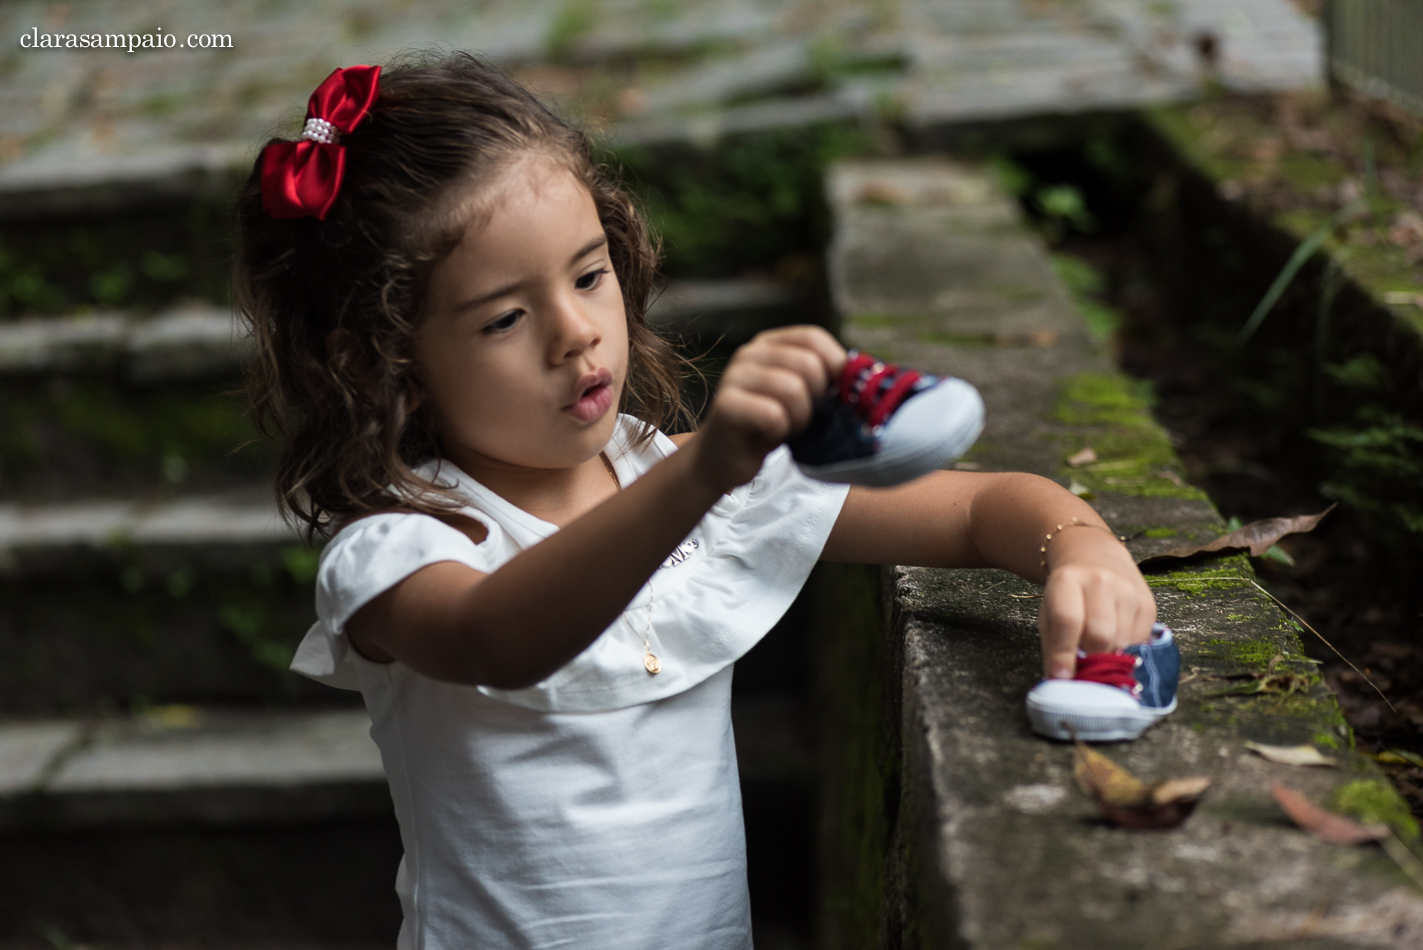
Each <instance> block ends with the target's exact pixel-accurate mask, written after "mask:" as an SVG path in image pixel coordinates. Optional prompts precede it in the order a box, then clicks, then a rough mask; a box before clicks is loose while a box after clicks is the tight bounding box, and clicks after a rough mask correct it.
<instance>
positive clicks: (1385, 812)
mask: <svg viewBox="0 0 1423 950" xmlns="http://www.w3.org/2000/svg"><path fill="white" fill-rule="evenodd" d="M1329 807H1330V808H1332V809H1334V810H1335V811H1337V812H1339V813H1341V814H1344V815H1348V816H1350V817H1351V818H1357V819H1358V820H1359V821H1362V822H1364V823H1365V824H1385V825H1388V826H1389V827H1390V828H1392V829H1393V831H1394V833H1395V834H1397V835H1398V836H1399V837H1400V838H1405V839H1407V840H1417V838H1418V822H1417V820H1416V819H1414V817H1413V815H1412V814H1410V813H1409V810H1408V803H1407V802H1405V801H1404V800H1403V797H1402V796H1401V795H1399V794H1398V790H1397V789H1396V788H1394V787H1393V786H1392V785H1390V784H1389V783H1388V782H1386V781H1384V780H1383V779H1378V778H1368V779H1357V780H1355V781H1353V782H1348V783H1346V784H1344V785H1340V786H1339V787H1337V788H1336V789H1334V791H1333V792H1332V793H1331V794H1330V796H1329Z"/></svg>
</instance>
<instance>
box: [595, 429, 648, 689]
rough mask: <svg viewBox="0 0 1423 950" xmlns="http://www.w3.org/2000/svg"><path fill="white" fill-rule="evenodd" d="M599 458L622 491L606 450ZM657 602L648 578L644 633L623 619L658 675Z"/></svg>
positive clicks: (624, 616)
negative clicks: (654, 631) (654, 637)
mask: <svg viewBox="0 0 1423 950" xmlns="http://www.w3.org/2000/svg"><path fill="white" fill-rule="evenodd" d="M598 458H600V459H602V460H603V467H604V468H606V469H607V470H608V477H609V478H611V479H612V480H613V484H614V485H616V486H618V491H622V488H623V483H622V482H621V481H619V480H618V473H617V471H616V470H615V469H614V468H613V463H612V462H611V461H609V460H608V455H607V453H606V452H599V453H598ZM656 603H657V592H656V591H655V590H654V589H653V587H652V578H650V577H649V578H648V579H647V629H646V630H644V631H643V632H642V633H637V628H636V627H634V626H633V625H632V621H630V620H628V619H627V614H626V612H624V614H623V620H624V621H625V622H626V623H627V625H628V629H630V630H631V631H632V632H633V633H636V634H637V638H638V639H639V640H641V641H642V668H643V669H645V670H647V673H648V675H649V676H656V675H657V674H658V673H661V672H662V661H661V660H659V659H657V657H656V656H655V655H654V654H653V652H652V641H651V639H650V638H651V636H652V607H653V605H654V604H656Z"/></svg>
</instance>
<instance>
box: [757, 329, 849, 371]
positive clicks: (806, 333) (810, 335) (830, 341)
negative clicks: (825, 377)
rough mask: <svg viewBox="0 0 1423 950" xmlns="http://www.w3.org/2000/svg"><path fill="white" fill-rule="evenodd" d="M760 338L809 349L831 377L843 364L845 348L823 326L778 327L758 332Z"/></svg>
mask: <svg viewBox="0 0 1423 950" xmlns="http://www.w3.org/2000/svg"><path fill="white" fill-rule="evenodd" d="M760 338H764V339H765V340H767V341H771V342H776V343H783V344H787V345H791V346H796V347H800V348H802V349H807V350H810V351H811V352H813V353H815V354H816V355H817V356H818V357H819V358H820V361H821V363H822V364H823V365H824V367H825V371H826V373H828V374H829V376H830V377H832V378H833V377H834V376H836V375H838V374H839V372H840V370H841V369H843V368H844V366H845V359H846V354H845V348H844V347H843V346H841V345H840V341H839V340H837V339H835V337H833V336H832V335H831V334H830V332H829V331H828V330H825V329H824V328H823V327H816V326H808V325H802V326H793V327H778V328H776V329H774V330H767V331H766V332H764V333H762V334H760V335H759V337H758V339H760Z"/></svg>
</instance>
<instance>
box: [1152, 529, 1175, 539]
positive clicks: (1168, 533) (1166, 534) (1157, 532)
mask: <svg viewBox="0 0 1423 950" xmlns="http://www.w3.org/2000/svg"><path fill="white" fill-rule="evenodd" d="M1180 533H1181V532H1179V531H1177V530H1176V529H1175V528H1147V529H1146V531H1145V532H1144V534H1145V535H1146V536H1147V537H1148V538H1174V537H1176V535H1178V534H1180Z"/></svg>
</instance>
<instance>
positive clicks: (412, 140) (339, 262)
mask: <svg viewBox="0 0 1423 950" xmlns="http://www.w3.org/2000/svg"><path fill="white" fill-rule="evenodd" d="M273 141H280V140H275V139H274V140H273ZM342 144H343V145H344V146H345V149H346V166H345V176H344V179H343V181H342V184H341V190H340V194H339V195H338V196H337V198H336V201H335V204H334V205H333V206H332V207H331V209H330V211H329V212H328V213H327V216H326V219H325V220H317V219H316V218H298V219H287V220H278V219H274V218H272V217H270V216H269V215H268V214H267V213H266V212H265V211H264V210H263V207H262V188H261V169H260V158H259V160H258V166H257V167H256V168H254V169H253V171H252V175H251V176H250V177H249V178H248V180H247V182H246V184H245V185H244V186H243V188H242V191H241V194H240V196H239V198H238V201H237V212H236V222H237V253H236V259H235V262H234V265H233V292H234V297H235V300H236V305H237V309H238V311H239V312H240V313H241V314H242V316H243V317H244V319H245V320H246V322H247V323H248V325H249V326H250V329H251V333H252V337H253V339H254V340H255V342H256V344H257V359H255V360H254V361H253V362H252V364H251V365H250V368H249V371H248V381H247V390H248V395H249V397H250V400H251V407H252V415H253V420H254V422H255V424H256V426H257V428H258V431H259V432H261V433H262V434H263V435H264V436H266V437H268V438H270V439H272V440H274V441H276V442H278V443H279V444H280V445H281V447H282V451H281V458H280V461H279V463H278V466H277V475H276V492H277V499H278V502H279V504H280V507H281V511H282V515H283V517H284V518H286V519H287V520H288V521H289V522H292V523H295V524H299V525H301V526H302V528H303V530H304V533H305V535H306V537H307V539H308V540H314V539H315V538H316V537H318V536H325V535H327V534H329V533H330V531H331V529H332V526H333V525H334V524H340V523H343V522H346V521H349V520H350V519H351V518H355V517H359V516H361V515H363V514H367V513H370V512H375V511H382V510H389V509H392V508H400V509H402V510H408V511H420V512H426V513H429V514H442V513H446V512H449V511H451V510H453V509H455V508H457V507H459V504H460V503H459V502H458V501H457V500H456V499H455V498H453V497H452V496H451V495H450V494H449V491H448V486H442V485H440V484H437V483H433V482H431V481H429V480H427V479H424V478H421V477H420V476H419V475H417V474H416V473H415V471H414V467H415V466H417V465H419V464H420V463H421V462H423V461H426V460H428V459H430V458H432V457H434V456H437V455H439V454H440V445H439V437H438V435H437V433H436V432H435V429H434V427H433V425H432V424H431V422H430V420H429V418H428V416H427V414H426V413H425V412H424V411H422V409H421V408H420V407H421V405H422V404H423V403H424V402H425V400H423V399H422V398H421V393H420V388H419V386H420V384H419V382H418V380H417V379H416V376H415V373H414V372H413V366H412V358H411V353H412V342H413V341H412V337H413V334H414V332H415V329H416V324H417V322H418V317H419V314H420V311H421V306H422V303H423V300H422V296H423V293H424V289H425V286H426V284H427V282H428V278H429V276H430V273H431V271H432V270H433V268H434V267H435V265H436V264H438V263H439V262H440V261H441V260H442V259H443V258H444V257H446V256H447V255H448V254H449V253H450V252H451V251H453V250H454V248H455V246H456V245H457V244H458V243H459V240H460V238H461V237H462V234H463V229H464V226H465V224H466V222H465V221H464V220H463V219H462V218H461V217H460V214H459V210H460V209H462V208H466V207H468V204H469V203H468V201H467V200H464V199H466V198H467V197H468V196H469V195H471V194H478V192H479V190H480V188H481V187H482V186H483V185H485V184H488V183H490V182H492V181H494V180H495V178H497V176H498V175H499V174H500V173H501V172H502V171H503V170H504V169H506V168H507V167H509V165H510V164H511V163H513V162H514V161H516V160H517V159H519V158H520V157H522V156H525V155H528V154H529V153H538V154H541V155H545V156H548V157H550V158H552V159H554V160H555V161H558V162H559V163H561V164H563V165H564V166H566V167H567V168H568V169H569V170H570V171H572V172H573V173H574V174H575V175H576V176H577V177H578V178H579V180H581V181H582V182H583V184H584V185H585V186H586V187H587V188H588V191H589V192H590V193H591V194H592V196H593V201H594V204H595V206H596V207H597V210H598V217H599V219H600V220H601V221H602V224H603V229H604V231H605V232H606V233H607V236H608V249H609V255H610V257H611V258H612V267H613V270H614V272H615V273H616V275H617V278H618V282H619V283H620V284H621V286H622V291H623V299H624V301H625V305H626V310H627V323H628V340H629V360H628V382H627V385H626V386H625V388H624V391H623V397H622V404H621V405H620V406H619V409H620V410H621V411H624V412H628V413H630V414H632V415H634V416H636V417H637V418H639V419H641V420H642V421H643V422H644V426H643V428H642V431H641V433H640V438H641V439H643V440H646V439H648V438H650V437H651V435H652V431H653V427H658V428H666V427H667V426H669V425H672V424H676V423H678V422H680V421H682V420H684V419H685V418H686V411H685V407H684V404H683V401H682V395H681V385H680V382H681V369H682V363H683V360H682V359H681V357H679V356H678V355H677V354H676V353H675V352H674V351H673V349H672V347H671V346H670V345H669V344H668V343H667V342H666V341H664V340H663V339H661V338H660V337H658V336H657V335H656V334H655V333H654V332H653V331H652V330H651V329H650V328H649V327H648V325H647V320H646V309H647V303H648V300H649V296H650V294H651V292H652V290H653V283H654V279H655V276H656V272H657V261H658V248H657V246H656V243H655V240H654V238H653V237H652V235H651V234H650V233H649V231H648V228H647V225H646V224H645V223H644V221H643V219H642V217H641V216H640V215H639V214H638V211H637V208H636V207H635V206H634V204H633V201H632V200H631V198H630V197H629V196H628V195H627V193H626V192H624V191H623V189H622V188H621V187H620V186H619V185H618V183H617V181H616V180H615V179H614V177H613V176H612V175H611V174H610V173H609V171H608V169H606V168H605V167H603V166H601V165H599V164H598V163H597V162H596V161H595V160H594V158H593V152H592V146H591V143H590V142H589V140H588V138H587V136H585V135H584V134H583V133H582V132H581V131H579V130H578V129H577V128H575V127H573V126H572V125H570V124H569V123H568V122H565V121H564V120H562V119H560V118H559V117H558V116H556V115H554V114H553V113H552V112H550V111H549V110H548V109H547V108H545V107H544V106H543V105H542V104H541V103H540V102H539V101H538V100H537V99H536V98H534V96H533V95H531V94H530V93H529V92H528V91H527V90H525V89H524V88H523V87H522V86H521V85H519V83H518V82H516V81H515V80H514V79H512V78H510V77H509V76H507V75H505V74H504V73H503V72H501V71H499V70H498V69H496V68H494V67H493V66H491V65H489V64H488V63H486V62H484V61H482V60H480V59H479V58H477V57H475V56H471V55H469V54H467V53H453V54H428V53H427V54H414V55H412V56H409V57H406V58H405V59H403V60H402V61H400V62H398V63H396V64H395V65H393V66H391V67H387V68H385V69H383V70H382V72H381V76H380V89H379V96H378V98H377V100H376V102H375V104H374V105H373V106H372V108H371V111H370V114H369V116H368V117H367V118H366V120H365V121H364V122H362V123H361V125H360V126H359V127H357V128H356V129H355V130H354V131H353V132H351V133H350V134H348V135H345V136H343V137H342ZM338 331H339V332H338Z"/></svg>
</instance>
